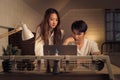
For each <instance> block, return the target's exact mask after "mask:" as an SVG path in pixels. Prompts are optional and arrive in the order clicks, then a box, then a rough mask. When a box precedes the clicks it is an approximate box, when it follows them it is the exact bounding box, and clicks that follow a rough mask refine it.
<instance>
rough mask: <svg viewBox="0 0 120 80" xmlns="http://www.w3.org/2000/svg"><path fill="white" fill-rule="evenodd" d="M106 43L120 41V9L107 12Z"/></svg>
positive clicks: (107, 10)
mask: <svg viewBox="0 0 120 80" xmlns="http://www.w3.org/2000/svg"><path fill="white" fill-rule="evenodd" d="M105 23H106V24H105V26H106V28H105V31H106V41H120V9H106V10H105Z"/></svg>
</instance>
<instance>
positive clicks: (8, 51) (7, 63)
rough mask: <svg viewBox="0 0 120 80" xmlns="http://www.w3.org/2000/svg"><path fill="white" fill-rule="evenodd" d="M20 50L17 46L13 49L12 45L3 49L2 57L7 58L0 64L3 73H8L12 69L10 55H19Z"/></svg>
mask: <svg viewBox="0 0 120 80" xmlns="http://www.w3.org/2000/svg"><path fill="white" fill-rule="evenodd" d="M20 53H21V50H20V49H18V47H17V46H15V47H13V46H12V44H10V45H8V46H7V48H4V47H3V56H8V58H7V59H4V60H3V62H2V67H3V72H10V71H11V68H12V65H11V64H12V61H11V60H10V56H11V55H20Z"/></svg>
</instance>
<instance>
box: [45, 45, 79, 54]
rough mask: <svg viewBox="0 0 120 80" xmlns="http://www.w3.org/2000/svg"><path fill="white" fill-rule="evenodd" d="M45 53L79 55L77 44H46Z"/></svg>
mask: <svg viewBox="0 0 120 80" xmlns="http://www.w3.org/2000/svg"><path fill="white" fill-rule="evenodd" d="M43 51H44V55H55V54H56V52H57V53H58V55H77V46H76V45H44V47H43Z"/></svg>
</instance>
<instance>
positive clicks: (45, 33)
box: [35, 8, 63, 56]
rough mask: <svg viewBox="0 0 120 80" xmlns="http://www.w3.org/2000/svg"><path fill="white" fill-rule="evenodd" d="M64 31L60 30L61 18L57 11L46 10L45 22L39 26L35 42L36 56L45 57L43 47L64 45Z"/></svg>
mask: <svg viewBox="0 0 120 80" xmlns="http://www.w3.org/2000/svg"><path fill="white" fill-rule="evenodd" d="M62 37H63V30H61V29H60V16H59V14H58V12H57V10H55V9H53V8H49V9H47V10H46V12H45V15H44V19H43V21H42V22H41V23H40V24H39V25H38V27H37V31H36V40H35V55H36V56H43V55H44V54H43V45H59V44H61V43H62Z"/></svg>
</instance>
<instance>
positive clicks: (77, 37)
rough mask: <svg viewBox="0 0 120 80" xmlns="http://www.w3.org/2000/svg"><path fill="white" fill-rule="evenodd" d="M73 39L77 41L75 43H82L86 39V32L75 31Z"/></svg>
mask: <svg viewBox="0 0 120 80" xmlns="http://www.w3.org/2000/svg"><path fill="white" fill-rule="evenodd" d="M72 35H73V38H74V39H75V41H80V40H82V39H84V36H85V33H84V32H79V31H78V30H75V29H74V30H73V34H72Z"/></svg>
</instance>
